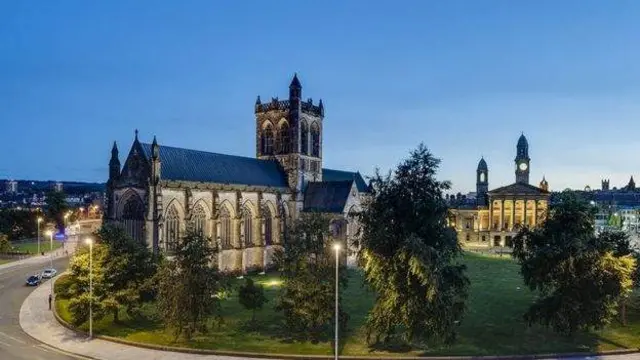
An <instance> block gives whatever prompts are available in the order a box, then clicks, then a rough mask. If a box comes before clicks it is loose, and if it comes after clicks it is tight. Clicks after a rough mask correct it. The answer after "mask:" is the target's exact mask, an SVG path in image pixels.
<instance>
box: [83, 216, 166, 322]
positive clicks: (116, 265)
mask: <svg viewBox="0 0 640 360" xmlns="http://www.w3.org/2000/svg"><path fill="white" fill-rule="evenodd" d="M96 237H97V239H98V241H99V242H100V243H102V244H103V245H104V246H106V247H107V249H108V256H107V257H106V258H105V260H104V263H102V264H101V265H102V268H103V269H104V272H105V279H104V280H105V284H106V287H107V289H108V297H109V300H110V302H111V303H113V304H116V305H117V306H114V307H113V318H114V321H116V322H117V321H118V320H119V316H118V314H119V309H120V307H124V308H126V311H127V313H128V314H129V315H130V316H135V315H138V314H139V310H140V306H141V305H142V303H143V302H144V300H149V297H148V296H145V295H146V294H148V293H149V292H150V291H151V290H150V289H151V287H152V284H153V283H152V280H153V279H154V275H155V273H156V270H157V266H156V265H157V263H156V262H155V261H154V258H153V255H152V253H151V251H149V249H148V248H147V246H146V245H145V244H143V243H141V242H138V241H135V240H133V239H132V238H131V237H130V236H129V235H128V234H127V233H125V231H124V230H123V229H122V228H119V227H115V226H108V225H107V226H103V227H102V228H101V229H100V230H99V231H98V232H97V234H96Z"/></svg>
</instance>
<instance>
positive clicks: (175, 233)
mask: <svg viewBox="0 0 640 360" xmlns="http://www.w3.org/2000/svg"><path fill="white" fill-rule="evenodd" d="M164 226H165V236H164V239H165V243H166V244H167V245H166V246H167V252H169V253H171V252H174V251H175V250H176V248H177V247H178V241H179V239H180V216H179V215H178V211H177V210H176V207H175V206H173V205H172V206H171V207H170V208H169V209H168V210H167V216H166V217H165V219H164Z"/></svg>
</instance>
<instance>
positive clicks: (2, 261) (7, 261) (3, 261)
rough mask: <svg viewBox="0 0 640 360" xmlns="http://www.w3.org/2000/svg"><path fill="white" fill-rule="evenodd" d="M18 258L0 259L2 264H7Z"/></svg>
mask: <svg viewBox="0 0 640 360" xmlns="http://www.w3.org/2000/svg"><path fill="white" fill-rule="evenodd" d="M15 260H17V259H0V265H2V264H6V263H10V262H12V261H15Z"/></svg>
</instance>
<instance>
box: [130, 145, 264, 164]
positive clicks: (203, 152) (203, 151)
mask: <svg viewBox="0 0 640 360" xmlns="http://www.w3.org/2000/svg"><path fill="white" fill-rule="evenodd" d="M140 145H148V146H151V145H152V144H149V143H142V142H141V143H140ZM158 146H159V147H160V148H161V149H162V148H167V149H175V150H183V151H193V152H197V153H202V154H211V155H219V156H228V157H234V158H241V159H251V160H256V161H268V162H273V161H275V160H267V159H258V158H255V157H250V156H243V155H232V154H223V153H219V152H213V151H205V150H198V149H189V148H183V147H177V146H169V145H158Z"/></svg>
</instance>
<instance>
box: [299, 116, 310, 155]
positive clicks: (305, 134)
mask: <svg viewBox="0 0 640 360" xmlns="http://www.w3.org/2000/svg"><path fill="white" fill-rule="evenodd" d="M300 146H301V147H302V149H301V150H302V151H301V152H302V154H303V155H308V154H309V126H307V123H306V122H304V121H303V122H302V126H300Z"/></svg>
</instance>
